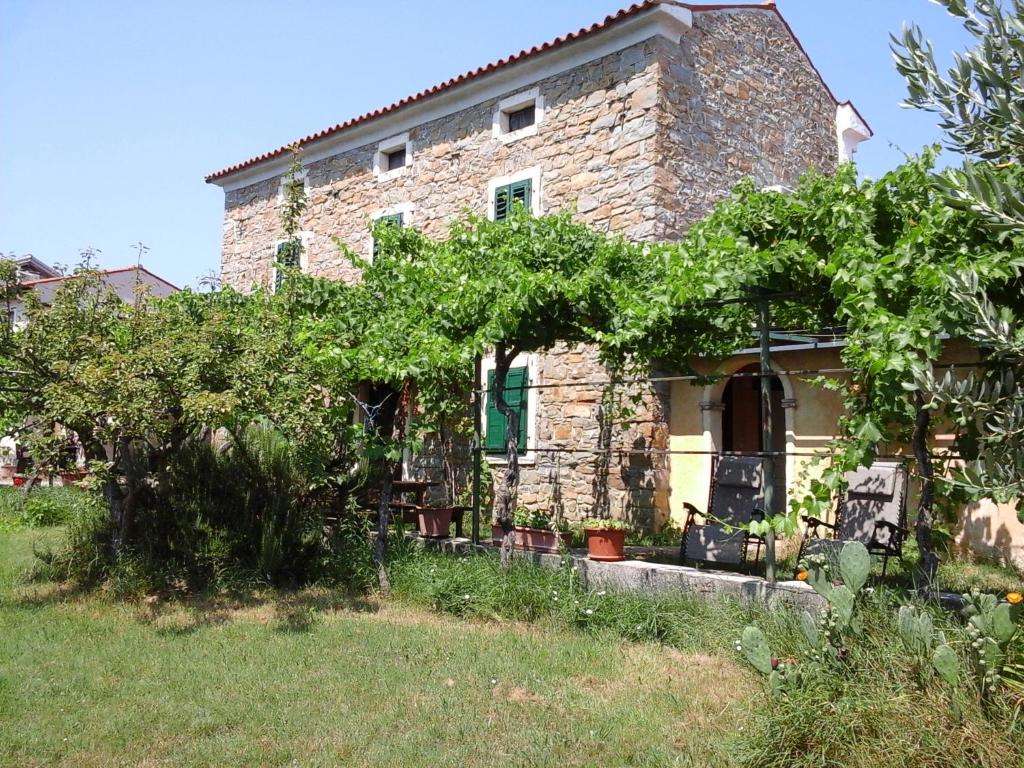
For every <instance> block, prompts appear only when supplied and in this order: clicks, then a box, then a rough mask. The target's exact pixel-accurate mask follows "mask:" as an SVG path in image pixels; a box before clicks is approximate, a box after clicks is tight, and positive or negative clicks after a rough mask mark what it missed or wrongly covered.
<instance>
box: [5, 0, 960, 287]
mask: <svg viewBox="0 0 1024 768" xmlns="http://www.w3.org/2000/svg"><path fill="white" fill-rule="evenodd" d="M628 1H629V0H517V2H516V3H514V4H513V5H511V6H496V5H494V4H492V3H483V2H479V1H478V0H435V1H432V2H422V1H416V0H390V2H386V3H368V2H357V1H356V0H342V1H337V0H335V1H332V0H316V1H313V0H310V1H308V2H303V1H302V0H292V1H291V2H288V3H282V2H280V1H279V0H277V1H275V2H265V1H264V0H245V1H244V2H243V0H234V2H228V1H227V0H220V1H219V2H212V1H211V0H206V2H194V1H193V0H178V1H177V2H169V1H168V2H155V1H146V2H139V1H138V0H135V1H133V2H117V1H114V0H91V2H78V1H76V0H64V1H63V2H57V1H56V0H0V251H2V252H4V253H11V252H14V253H15V254H17V255H22V254H25V253H32V254H34V255H36V256H37V257H38V258H40V259H42V260H44V261H47V262H61V263H65V264H69V263H74V262H75V261H77V255H78V252H79V250H80V249H82V248H85V247H87V246H90V247H93V248H97V249H100V251H101V252H102V253H101V256H100V259H99V261H100V264H101V265H102V266H105V267H118V266H124V265H127V264H131V263H134V260H135V255H134V252H133V250H132V245H133V244H134V243H137V242H140V241H141V242H143V243H145V245H146V246H147V247H148V248H149V252H148V253H147V254H146V256H145V259H144V263H145V264H146V265H147V266H148V267H149V268H150V269H152V270H153V271H155V272H157V273H159V274H161V275H162V276H164V277H166V278H167V279H169V280H171V281H172V282H176V283H178V284H179V285H185V284H193V283H194V282H195V280H196V278H197V277H199V276H201V275H203V274H206V273H208V272H210V271H211V270H217V268H218V264H219V258H220V238H221V215H222V205H223V195H222V192H221V190H220V189H219V188H217V187H213V186H210V185H207V184H205V183H204V182H203V177H204V176H205V175H206V174H207V173H210V172H211V171H215V170H218V169H220V168H222V167H225V166H227V165H231V164H233V163H235V162H238V161H241V160H244V159H246V158H248V157H250V156H252V155H255V154H259V153H261V152H264V151H267V150H269V149H273V148H276V147H278V146H280V145H282V144H286V143H288V142H290V141H292V140H294V139H296V138H299V137H301V136H304V135H307V134H309V133H313V132H315V131H317V130H320V129H322V128H325V127H327V126H330V125H334V124H335V123H338V122H341V121H343V120H345V119H347V118H349V117H352V116H355V115H358V114H362V113H363V112H366V111H369V110H372V109H374V108H376V107H380V106H383V105H386V104H390V103H391V102H393V101H396V100H397V99H400V98H402V97H404V96H406V95H409V94H411V93H414V92H416V91H419V90H421V89H423V88H424V87H427V86H430V85H433V84H435V83H437V82H440V81H442V80H446V79H448V78H449V77H451V76H453V75H456V74H459V73H461V72H464V71H466V70H468V69H472V68H475V67H477V66H479V65H481V64H485V63H487V62H490V61H493V60H494V59H497V58H500V57H502V56H505V55H507V54H509V53H513V52H516V51H519V50H521V49H522V48H525V47H529V46H531V45H534V44H536V43H540V42H543V41H546V40H549V39H551V38H553V37H556V36H558V35H561V34H564V33H566V32H568V31H570V30H575V29H578V28H580V27H582V26H588V25H590V24H592V23H593V22H595V21H598V20H599V19H601V18H603V17H604V16H606V15H607V14H609V13H612V12H614V11H616V10H618V9H619V8H621V7H623V5H627V4H628ZM778 5H779V8H780V10H781V11H782V13H783V15H784V16H785V17H786V18H787V20H788V21H789V22H790V24H791V26H792V27H793V29H794V31H795V32H796V34H797V36H798V37H799V38H800V40H801V42H802V43H803V44H804V47H805V48H806V49H807V52H808V53H809V54H810V56H811V58H812V60H813V61H814V63H815V64H816V65H817V67H818V68H819V70H820V71H821V73H822V74H823V75H824V77H825V79H826V81H827V82H828V83H829V85H830V86H831V87H832V90H833V91H834V92H835V94H836V96H837V97H838V98H839V99H847V98H849V99H852V100H853V101H854V103H855V104H856V105H857V107H858V109H859V110H860V112H861V113H862V114H863V115H864V116H865V118H866V119H867V120H868V122H869V123H870V124H871V127H872V128H873V129H874V130H875V138H874V139H873V140H871V141H870V142H867V143H866V144H863V145H861V150H860V153H859V155H858V163H859V166H860V168H861V172H862V173H864V174H866V175H870V176H877V175H878V174H880V173H882V172H884V171H885V170H887V169H888V168H891V167H892V166H893V165H895V164H896V163H898V162H899V161H900V159H901V157H902V152H904V151H906V152H914V151H917V150H918V149H919V148H920V147H921V146H923V145H924V144H926V143H929V142H932V141H935V140H937V139H938V137H939V133H938V131H937V130H936V129H935V128H934V119H933V118H932V117H931V116H929V115H925V114H920V113H915V112H911V111H909V110H906V109H901V108H900V107H899V102H900V100H901V98H902V97H903V95H904V88H903V81H902V79H901V78H900V77H899V76H898V75H897V74H896V72H895V70H894V68H893V66H892V61H891V56H890V53H889V49H888V34H889V32H895V31H898V30H899V29H900V26H901V24H902V23H903V22H904V21H905V20H913V21H916V22H917V23H918V24H920V25H921V26H922V27H923V28H924V29H925V31H926V33H927V34H928V37H930V38H931V39H932V40H933V41H934V43H935V45H936V48H937V50H938V51H940V52H942V53H947V52H948V51H950V50H953V49H954V48H956V49H959V48H962V47H963V45H964V42H965V41H964V37H963V32H962V30H961V29H960V27H959V26H958V25H957V24H956V22H955V20H954V19H951V18H950V17H948V16H947V15H946V14H945V12H944V11H943V10H942V9H941V8H939V7H937V6H935V5H932V4H930V3H928V2H927V0H779V2H778Z"/></svg>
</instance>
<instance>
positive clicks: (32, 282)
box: [21, 264, 181, 291]
mask: <svg viewBox="0 0 1024 768" xmlns="http://www.w3.org/2000/svg"><path fill="white" fill-rule="evenodd" d="M136 270H138V271H139V272H144V273H145V274H147V275H149V276H150V277H152V278H153V279H154V280H158V281H159V282H161V283H163V284H164V285H166V286H168V287H170V288H173V289H174V290H176V291H180V290H181V288H179V287H178V286H176V285H175V284H174V283H172V282H170V281H169V280H164V279H163V278H162V277H160V275H156V274H153V273H152V272H150V271H149V270H148V269H146V268H145V267H143V266H142V265H141V264H140V265H139V266H137V267H118V268H117V269H100V270H97V271H98V272H99V274H101V275H117V274H120V273H122V272H134V271H136ZM73 277H75V275H74V274H70V275H57V276H56V277H43V278H40V279H38V280H26V281H25V282H23V283H21V285H22V286H25V287H31V286H36V285H41V284H43V283H56V282H58V281H60V280H69V279H71V278H73Z"/></svg>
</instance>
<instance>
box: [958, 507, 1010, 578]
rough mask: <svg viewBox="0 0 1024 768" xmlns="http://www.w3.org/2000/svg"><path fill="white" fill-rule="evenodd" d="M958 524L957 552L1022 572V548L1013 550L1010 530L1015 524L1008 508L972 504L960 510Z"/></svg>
mask: <svg viewBox="0 0 1024 768" xmlns="http://www.w3.org/2000/svg"><path fill="white" fill-rule="evenodd" d="M960 520H961V523H960V530H959V532H958V533H957V537H956V540H957V548H958V549H959V550H960V551H961V552H969V551H974V552H978V553H980V554H984V555H988V556H991V557H995V558H998V559H999V560H1000V561H1001V562H1003V563H1006V564H1009V565H1013V566H1015V567H1016V568H1017V569H1018V570H1024V545H1022V544H1020V543H1018V545H1017V546H1016V547H1015V546H1014V536H1013V533H1012V531H1011V530H1010V526H1011V525H1012V524H1014V523H1016V522H1017V520H1016V517H1015V512H1014V510H1013V509H1012V508H1010V507H1009V506H997V505H995V504H994V503H992V502H972V503H971V504H968V505H966V506H965V507H964V511H963V514H962V515H961V518H960ZM1018 525H1020V524H1018ZM1018 538H1020V537H1019V536H1018Z"/></svg>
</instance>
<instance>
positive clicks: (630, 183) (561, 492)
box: [222, 10, 837, 526]
mask: <svg viewBox="0 0 1024 768" xmlns="http://www.w3.org/2000/svg"><path fill="white" fill-rule="evenodd" d="M693 21H694V26H693V28H692V29H691V30H689V31H688V32H687V33H685V34H684V35H683V38H682V40H681V41H680V43H679V44H674V43H672V42H671V41H670V40H668V39H667V38H661V37H658V38H652V39H650V40H647V41H644V42H641V43H637V44H635V45H633V46H631V47H628V48H625V49H623V50H621V51H619V52H616V53H613V54H610V55H608V56H605V57H604V58H601V59H598V60H596V61H593V62H591V63H588V64H586V65H583V66H581V67H578V68H576V69H574V70H570V71H568V72H565V73H562V74H559V75H556V76H553V77H550V78H547V79H544V80H541V81H539V82H538V83H537V85H538V87H539V91H540V93H541V94H542V96H543V98H544V117H543V120H542V121H541V122H540V123H539V125H538V126H537V132H536V134H535V135H533V136H528V137H524V138H521V139H518V140H516V141H514V142H512V143H507V144H506V143H503V142H502V141H500V140H499V139H497V138H495V137H494V136H493V133H492V120H493V114H494V110H495V107H496V104H497V102H498V101H500V99H501V98H504V96H506V95H511V94H502V96H500V97H498V98H495V99H492V100H489V101H487V102H483V103H481V104H479V105H477V106H474V107H472V108H469V109H464V110H462V111H460V112H458V113H455V114H453V115H449V116H447V117H444V118H442V119H438V120H434V121H432V122H427V123H424V124H422V125H420V126H418V127H416V128H414V129H412V130H411V131H410V132H409V138H410V142H411V145H412V153H411V155H410V160H411V162H410V164H409V166H408V167H407V168H406V169H405V170H404V171H403V172H402V173H401V174H400V175H399V176H398V177H397V178H394V179H390V180H387V181H379V180H378V179H377V178H376V177H375V176H374V175H373V170H372V168H373V160H374V154H375V152H376V150H377V146H376V145H375V144H374V145H366V146H363V147H359V148H356V149H352V150H349V151H346V152H344V153H340V154H338V155H335V156H332V157H329V158H327V159H324V160H319V161H316V162H312V163H310V164H309V166H308V168H307V173H308V176H307V184H308V203H309V207H308V210H307V212H306V215H305V217H304V219H303V222H302V229H303V230H304V231H305V233H306V234H305V238H304V240H305V245H306V254H307V260H308V261H307V263H306V265H305V268H306V269H307V271H308V272H310V273H311V274H314V275H319V276H324V277H330V278H336V279H343V280H349V281H352V280H357V279H358V278H359V269H358V268H357V267H356V266H354V265H353V264H352V263H351V262H350V261H349V260H348V259H347V258H346V257H344V256H343V255H342V254H341V253H340V252H339V250H338V248H337V247H336V245H335V243H334V240H333V239H334V238H335V237H336V238H339V239H340V240H341V241H343V242H344V243H346V244H347V245H348V246H349V247H350V248H352V249H354V250H355V251H356V252H357V253H358V254H360V255H361V256H363V257H369V256H370V254H371V253H372V242H371V237H370V232H369V225H370V221H371V219H372V218H373V217H375V216H377V215H380V214H381V213H384V212H389V211H390V210H394V209H396V208H398V207H400V206H401V207H403V208H404V210H405V211H406V213H405V221H406V224H407V225H411V226H415V227H417V228H419V229H421V230H422V231H423V232H425V233H426V234H427V235H429V236H432V237H443V236H444V234H445V232H446V229H447V226H448V224H449V223H450V222H451V221H452V220H453V219H455V218H457V217H459V216H460V215H461V214H462V213H463V212H464V211H466V210H469V211H473V212H475V213H477V214H481V215H484V214H487V213H488V211H487V208H488V205H489V200H488V182H489V181H490V180H491V179H494V178H497V177H501V176H507V175H510V174H514V173H519V172H522V171H525V170H526V169H530V168H534V167H538V168H539V169H540V171H539V190H535V194H536V195H538V200H539V212H540V213H551V212H554V211H557V210H561V209H564V208H566V207H569V206H575V210H576V213H577V217H578V219H579V220H581V221H583V222H585V223H587V224H589V225H591V226H593V227H595V228H596V229H600V230H603V231H613V232H617V233H621V234H623V235H625V236H626V237H629V238H631V239H635V240H637V239H657V240H665V239H673V238H676V237H678V236H680V234H681V233H682V232H683V231H685V228H686V227H687V226H688V225H689V224H690V223H691V222H693V221H694V220H696V219H697V218H699V217H700V216H701V215H703V214H704V213H706V212H707V211H708V210H709V209H710V208H711V206H712V205H713V203H714V201H715V200H717V199H719V198H721V197H722V196H724V195H726V194H728V192H729V190H730V189H731V187H732V186H733V185H734V184H735V183H736V182H738V181H739V180H740V179H742V178H743V177H744V176H748V175H751V176H753V177H754V178H755V179H756V180H757V182H758V183H759V184H762V185H765V184H777V183H781V184H793V183H794V182H795V180H796V178H797V177H798V175H799V174H800V173H801V172H802V171H803V170H805V169H806V168H808V167H818V168H820V169H822V170H830V169H831V168H833V167H834V166H835V163H836V156H837V149H836V138H835V109H836V107H835V104H834V102H833V101H832V99H831V97H830V96H829V95H828V93H827V92H826V90H825V89H824V87H823V86H822V84H821V82H820V80H818V79H817V76H816V75H815V74H814V72H813V70H812V69H811V67H810V65H809V63H808V62H807V60H806V57H804V55H803V54H802V52H801V51H800V50H799V48H798V46H797V45H796V43H795V41H794V40H793V39H792V37H791V35H790V34H789V33H788V31H787V30H786V29H785V27H784V25H783V24H782V22H781V21H780V20H779V19H778V17H777V16H776V15H775V14H774V13H773V12H770V11H765V10H755V11H744V12H735V11H722V12H711V13H709V12H701V13H695V14H693ZM279 183H280V180H279V179H271V180H267V181H263V182H259V183H256V184H253V185H251V186H248V187H244V188H242V189H238V190H234V191H229V192H228V193H227V195H226V201H225V209H226V210H225V228H224V242H223V255H222V277H223V279H224V282H225V283H226V284H228V285H231V286H234V287H236V288H239V289H243V290H245V289H248V288H250V287H252V286H253V285H268V284H269V282H270V280H271V261H272V255H273V252H274V249H275V246H276V243H277V242H278V241H279V239H280V237H281V235H280V224H279V212H280V211H279V204H278V199H277V198H278V187H279ZM538 378H539V382H535V383H542V384H545V385H547V384H553V385H556V386H553V387H545V388H544V389H541V390H538V397H537V401H538V402H537V406H538V407H537V413H536V414H535V416H534V418H535V419H536V423H535V425H534V429H535V434H536V447H535V450H534V451H533V456H532V457H531V459H530V460H529V461H527V462H526V463H525V464H524V467H523V472H522V484H521V487H520V497H519V501H520V503H522V504H524V505H526V506H539V507H552V506H557V507H560V508H561V510H562V511H563V513H564V514H565V515H566V516H567V517H570V518H578V517H583V516H586V515H590V514H593V513H594V512H597V513H604V512H609V513H611V514H613V515H616V516H623V517H627V518H629V519H631V520H633V521H635V522H637V523H640V524H642V525H644V526H649V525H651V524H656V523H659V522H660V521H661V520H663V519H664V518H665V517H667V515H668V490H669V468H668V464H669V463H668V459H667V456H665V455H664V454H660V455H659V454H657V453H651V454H647V455H644V452H645V451H650V450H655V451H657V450H661V449H665V448H667V447H668V428H667V421H668V395H667V392H664V391H661V390H659V389H657V388H654V387H650V386H647V387H644V389H643V391H642V401H643V404H642V406H641V407H640V408H639V409H638V410H637V412H636V413H635V414H632V415H631V416H630V418H629V419H627V420H626V422H625V423H623V424H615V425H611V424H609V423H608V418H607V408H606V407H605V405H606V404H603V403H602V398H603V386H602V384H603V382H606V381H607V372H606V371H605V370H604V369H603V368H602V366H601V365H600V363H599V362H598V360H597V355H596V353H595V351H594V350H593V349H588V348H585V347H571V348H570V347H565V346H558V347H556V348H555V349H554V350H551V351H549V352H548V353H545V354H544V355H543V357H542V359H541V362H540V365H539V371H538ZM582 381H589V382H593V385H592V386H587V387H576V386H569V385H570V384H573V383H578V382H582ZM558 385H561V386H558ZM609 447H610V448H615V449H617V450H618V449H621V450H622V451H623V452H621V453H619V452H616V453H609V452H608V451H607V450H605V451H604V453H601V452H599V450H600V449H607V448H609ZM553 449H558V450H553ZM493 466H494V468H495V469H496V470H500V464H498V463H495V464H494V465H493ZM411 469H412V471H414V472H417V473H420V474H425V475H434V474H436V473H437V462H436V461H435V460H434V459H433V458H431V457H429V456H426V457H422V458H421V459H419V460H417V461H416V462H414V466H413V467H411Z"/></svg>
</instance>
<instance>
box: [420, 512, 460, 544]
mask: <svg viewBox="0 0 1024 768" xmlns="http://www.w3.org/2000/svg"><path fill="white" fill-rule="evenodd" d="M416 518H417V520H416V522H417V525H418V526H419V531H420V536H422V537H423V538H425V539H446V538H448V533H449V528H450V527H451V524H452V508H451V507H434V508H423V509H420V510H418V511H417V514H416Z"/></svg>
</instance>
